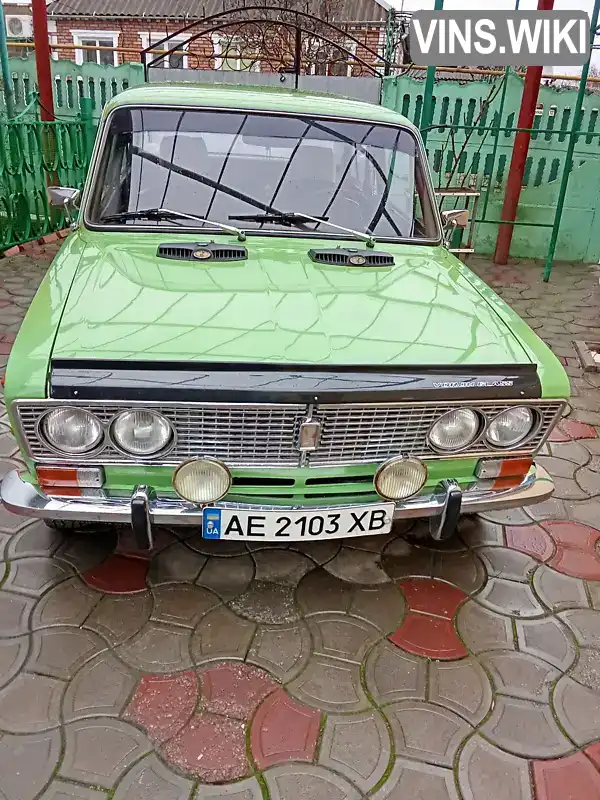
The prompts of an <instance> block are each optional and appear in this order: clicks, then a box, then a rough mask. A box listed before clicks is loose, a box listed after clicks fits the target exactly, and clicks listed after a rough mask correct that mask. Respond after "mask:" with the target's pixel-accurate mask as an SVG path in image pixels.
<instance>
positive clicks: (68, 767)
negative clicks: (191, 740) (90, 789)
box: [60, 719, 152, 789]
mask: <svg viewBox="0 0 600 800" xmlns="http://www.w3.org/2000/svg"><path fill="white" fill-rule="evenodd" d="M151 749H152V746H151V744H150V742H149V741H148V739H147V738H146V737H145V736H144V735H143V734H142V733H141V732H140V731H138V730H137V729H136V728H134V727H133V726H132V725H128V724H127V723H126V722H122V721H121V720H118V719H88V720H79V721H78V722H70V723H68V724H67V725H65V753H64V758H63V762H62V764H61V766H60V775H61V776H62V777H63V778H71V779H72V780H76V781H81V782H82V783H89V784H93V785H96V784H97V785H99V786H103V787H104V788H106V789H109V788H110V787H111V786H112V785H113V784H114V783H115V782H116V781H117V779H118V778H119V777H120V776H121V775H122V774H123V773H124V772H125V771H126V770H127V769H128V768H129V767H130V766H131V765H132V764H133V763H134V762H135V761H136V760H137V759H138V758H139V757H140V756H141V755H143V754H144V753H146V752H148V751H150V750H151Z"/></svg>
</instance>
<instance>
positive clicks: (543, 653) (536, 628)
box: [517, 617, 576, 672]
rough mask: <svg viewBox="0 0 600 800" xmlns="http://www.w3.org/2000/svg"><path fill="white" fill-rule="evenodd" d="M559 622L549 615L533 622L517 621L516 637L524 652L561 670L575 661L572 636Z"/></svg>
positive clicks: (566, 668)
mask: <svg viewBox="0 0 600 800" xmlns="http://www.w3.org/2000/svg"><path fill="white" fill-rule="evenodd" d="M567 630H568V629H567V628H565V627H564V626H563V625H561V623H560V622H559V621H558V620H556V619H554V618H552V617H549V618H547V619H543V620H536V621H535V622H528V621H525V620H518V621H517V639H518V642H519V648H520V650H522V651H523V652H524V653H529V654H530V655H532V656H537V657H538V658H541V659H543V660H544V661H548V662H549V663H550V664H552V665H554V666H555V667H558V669H560V670H561V671H562V672H565V671H566V670H568V669H569V667H570V666H571V664H572V663H573V662H574V661H575V655H576V651H575V646H574V643H573V641H572V637H571V636H570V635H569V634H568V633H567Z"/></svg>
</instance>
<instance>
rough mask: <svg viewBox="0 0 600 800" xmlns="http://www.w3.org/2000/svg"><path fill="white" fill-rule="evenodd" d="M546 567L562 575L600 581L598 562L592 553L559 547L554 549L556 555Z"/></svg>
mask: <svg viewBox="0 0 600 800" xmlns="http://www.w3.org/2000/svg"><path fill="white" fill-rule="evenodd" d="M548 565H549V566H550V567H552V569H555V570H556V571H557V572H562V573H563V575H570V576H571V577H573V578H584V579H585V580H588V581H600V561H598V559H597V558H596V556H595V554H594V553H590V552H585V551H583V550H574V549H571V548H565V547H560V546H559V547H557V548H556V554H555V555H554V556H553V558H551V559H550V561H548Z"/></svg>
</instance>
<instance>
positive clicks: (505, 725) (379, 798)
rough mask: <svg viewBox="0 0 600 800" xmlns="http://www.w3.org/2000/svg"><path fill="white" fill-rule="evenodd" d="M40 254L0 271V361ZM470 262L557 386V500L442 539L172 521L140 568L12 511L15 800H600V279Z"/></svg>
mask: <svg viewBox="0 0 600 800" xmlns="http://www.w3.org/2000/svg"><path fill="white" fill-rule="evenodd" d="M50 254H51V249H50V250H49V249H48V248H46V249H42V248H37V249H36V248H33V250H31V251H30V253H29V254H28V255H19V256H16V257H14V258H12V259H6V260H5V261H2V262H0V337H1V338H0V353H1V354H2V355H0V358H3V359H4V360H5V357H6V354H7V353H8V352H9V350H10V344H11V341H12V338H14V332H15V331H16V330H17V329H18V324H19V322H20V319H21V317H22V314H23V312H24V309H25V307H26V306H27V303H28V301H29V299H30V298H31V296H32V293H33V292H34V290H35V287H36V285H37V283H38V282H39V280H40V278H41V276H42V275H43V271H44V268H45V267H46V265H47V262H48V258H49V255H50ZM475 268H476V269H477V271H478V272H479V273H480V274H481V275H482V276H483V277H484V278H485V279H486V280H488V282H490V283H492V284H493V285H494V286H496V287H497V288H498V290H499V291H500V292H501V294H503V295H504V297H505V298H506V299H507V300H508V302H510V303H511V304H512V305H513V307H514V308H515V309H516V310H517V311H518V312H519V313H520V314H521V315H522V316H524V317H526V318H527V319H528V321H529V322H530V324H531V325H532V326H533V327H534V328H535V329H536V330H537V331H538V332H539V333H540V335H542V336H543V337H544V338H545V339H546V340H547V341H548V342H549V343H550V345H551V346H552V347H553V348H554V350H555V352H556V353H557V354H558V355H559V356H560V357H561V358H562V359H563V361H564V363H565V364H566V367H567V370H568V371H569V374H570V376H571V379H572V384H573V400H572V408H571V409H570V413H569V415H568V416H567V417H566V418H565V419H564V420H563V422H562V424H561V427H560V429H559V430H558V431H557V432H556V434H555V435H554V437H553V439H554V441H553V442H551V443H550V444H549V446H548V447H547V448H546V451H545V455H543V457H542V458H541V459H540V460H541V461H542V463H543V464H544V466H545V467H546V468H547V469H548V470H549V471H550V472H551V473H552V474H553V475H554V476H555V479H556V486H557V491H556V494H555V497H554V498H553V499H551V500H550V501H548V502H545V503H542V504H541V505H538V506H535V507H532V508H530V509H527V510H526V511H521V510H517V511H511V512H505V513H495V514H489V515H483V516H481V517H474V518H465V519H463V521H462V523H461V527H460V532H459V535H457V536H456V537H455V538H454V539H453V540H451V541H450V542H448V543H445V544H444V546H434V545H432V544H431V543H429V542H428V541H427V540H424V539H423V538H421V537H422V533H423V528H422V526H421V525H420V524H419V523H417V524H415V525H413V526H412V527H410V526H408V525H404V526H398V528H397V529H396V530H395V531H394V534H393V535H390V536H386V537H377V538H370V539H364V540H361V539H355V540H353V541H352V542H349V543H347V544H344V545H342V544H341V543H339V542H337V543H336V542H324V543H319V544H313V545H312V546H310V545H306V546H303V545H302V544H298V545H294V544H292V545H290V546H289V547H285V548H282V547H277V548H276V547H273V546H271V545H269V546H265V547H258V546H253V547H247V546H244V545H237V544H231V543H230V544H219V543H213V542H209V541H204V540H202V539H201V538H200V537H199V536H198V535H197V533H194V532H193V531H188V532H184V533H182V532H178V531H172V530H161V531H160V535H159V536H158V537H157V546H156V549H155V551H154V552H153V553H152V554H151V557H150V558H146V557H143V556H142V555H141V554H139V553H136V552H135V549H134V548H133V546H132V542H131V539H130V536H129V535H128V534H127V531H125V530H124V531H123V532H122V533H121V535H120V536H118V535H117V533H115V534H114V535H102V536H101V535H97V536H94V535H93V534H92V533H90V532H87V533H85V534H83V533H81V534H77V535H72V536H69V537H68V538H65V537H62V536H61V535H59V534H57V533H55V532H52V531H50V530H49V529H47V528H46V527H45V526H44V525H43V524H41V523H38V522H31V521H28V520H25V519H22V518H19V517H15V516H13V515H11V514H9V513H8V512H6V511H5V510H4V509H0V558H1V559H2V560H1V561H0V587H1V588H0V797H2V798H3V800H4V799H6V800H35V798H44V800H50V798H52V800H73V798H79V799H80V800H102V799H104V800H109V799H110V798H112V800H191V799H192V798H211V799H213V800H215V799H216V798H224V797H228V798H233V799H234V800H261V798H271V799H272V800H297V799H299V798H302V800H338V799H339V800H343V798H352V799H354V798H364V797H366V796H369V797H372V798H374V800H386V798H389V799H390V800H401V799H402V800H404V798H411V800H448V798H452V800H457V798H462V800H491V799H492V798H493V800H521V799H522V800H525V799H526V798H527V799H529V800H531V798H534V797H535V798H536V800H597V799H598V798H600V771H599V770H600V610H596V609H600V559H599V557H598V551H597V545H598V540H599V538H600V500H599V495H600V439H599V438H598V428H599V426H600V388H599V387H600V378H598V377H596V376H594V375H591V376H590V375H586V376H584V375H583V374H582V372H581V370H580V369H579V367H578V365H577V362H576V360H575V352H574V350H573V345H572V340H573V339H581V338H584V339H585V338H587V339H588V340H594V339H595V340H596V341H600V320H599V315H598V308H599V305H600V304H599V300H600V288H599V286H598V272H597V270H594V269H591V268H585V267H582V266H572V267H567V266H559V267H557V268H556V269H555V272H554V274H553V279H552V283H550V284H549V285H548V286H544V285H542V284H541V282H540V281H539V269H538V268H534V267H531V266H527V265H517V266H516V267H511V268H504V269H499V268H495V267H491V266H489V265H487V264H486V263H485V262H483V261H481V262H476V264H475ZM0 428H1V433H0V458H1V459H2V461H1V463H0V466H1V468H2V472H6V470H8V469H10V468H13V467H14V464H15V463H18V456H17V454H16V450H15V446H14V442H13V440H12V439H11V437H10V434H9V432H8V428H7V425H6V416H2V417H1V418H0Z"/></svg>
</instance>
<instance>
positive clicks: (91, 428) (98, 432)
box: [42, 408, 102, 455]
mask: <svg viewBox="0 0 600 800" xmlns="http://www.w3.org/2000/svg"><path fill="white" fill-rule="evenodd" d="M42 432H43V434H44V436H45V437H46V439H47V440H48V442H49V443H50V444H51V445H52V447H55V448H56V449H57V450H61V451H62V452H63V453H72V454H73V455H77V454H79V453H87V452H89V451H90V450H93V449H94V447H97V446H98V445H99V444H100V442H101V441H102V425H101V424H100V422H99V421H98V419H96V417H95V416H94V415H93V414H91V413H90V412H89V411H86V410H85V409H84V408H55V409H54V411H50V413H49V414H46V416H45V417H44V419H43V420H42Z"/></svg>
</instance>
